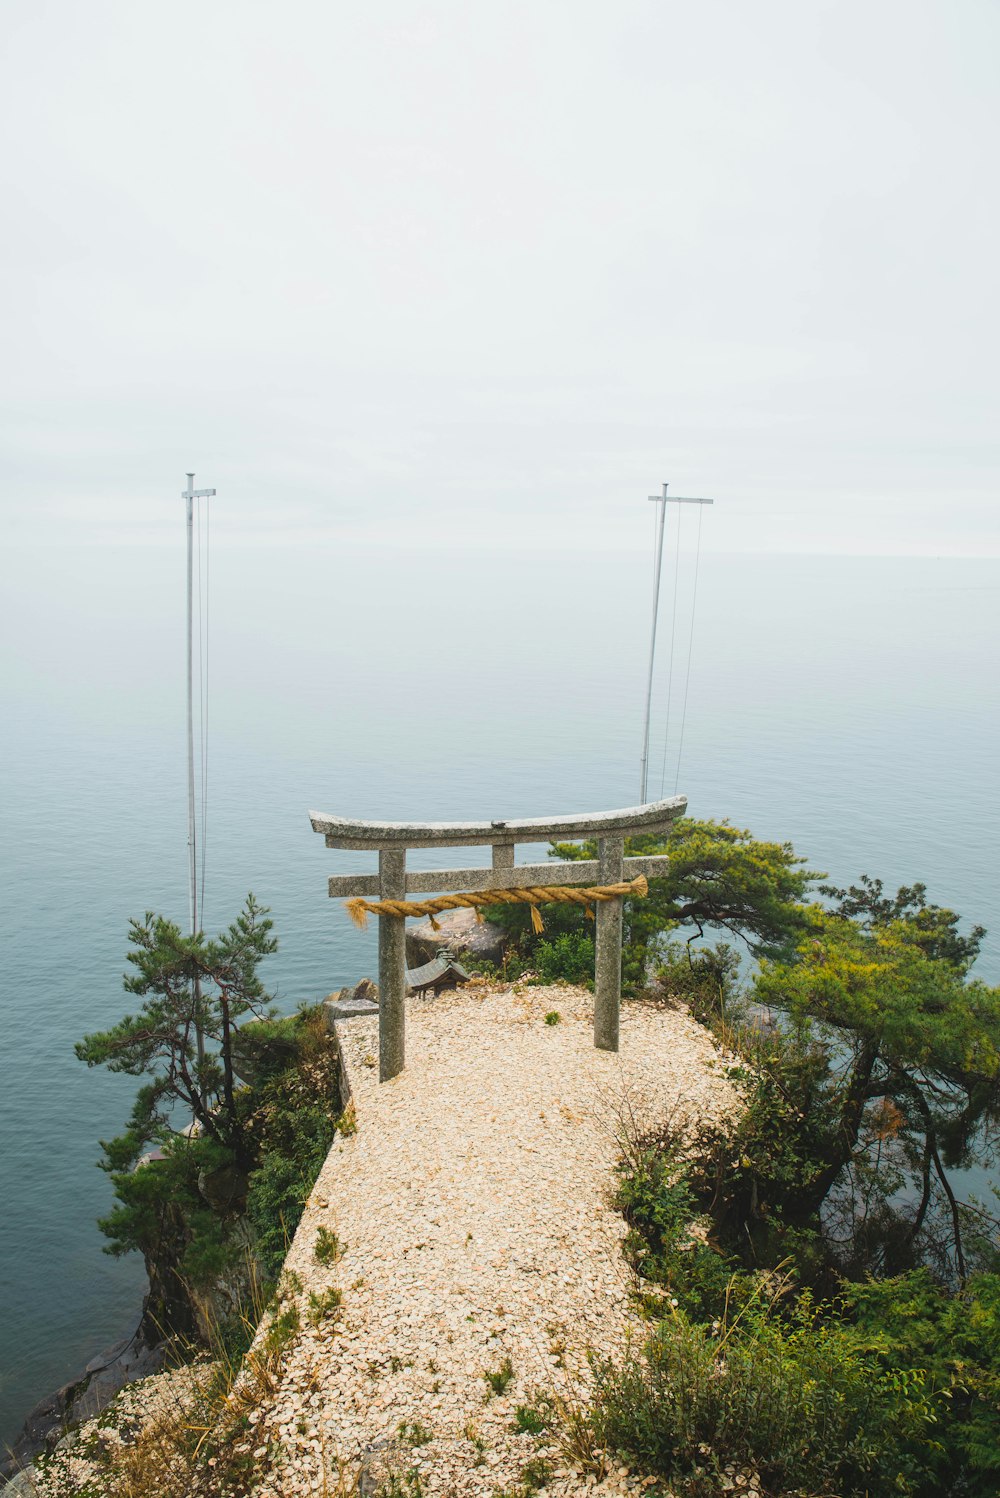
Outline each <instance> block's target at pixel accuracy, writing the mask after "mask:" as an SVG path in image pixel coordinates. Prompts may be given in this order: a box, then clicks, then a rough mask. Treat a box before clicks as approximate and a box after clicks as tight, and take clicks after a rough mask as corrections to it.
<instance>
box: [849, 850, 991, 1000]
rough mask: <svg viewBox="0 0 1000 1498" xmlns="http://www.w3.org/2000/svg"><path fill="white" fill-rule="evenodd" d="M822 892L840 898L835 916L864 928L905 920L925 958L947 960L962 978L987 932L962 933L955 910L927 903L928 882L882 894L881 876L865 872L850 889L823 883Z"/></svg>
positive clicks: (983, 929)
mask: <svg viewBox="0 0 1000 1498" xmlns="http://www.w3.org/2000/svg"><path fill="white" fill-rule="evenodd" d="M820 894H822V895H826V896H828V898H830V899H831V900H836V901H837V905H836V906H835V907H834V913H835V914H836V915H839V916H843V917H844V918H845V919H847V920H850V921H853V922H854V923H855V924H856V925H858V926H860V927H861V928H862V929H863V930H866V931H876V930H878V929H879V928H883V929H884V928H886V927H889V926H895V925H898V924H900V923H902V924H903V925H905V926H906V927H907V928H908V929H909V932H910V939H911V940H912V941H913V942H914V943H915V944H916V945H917V946H919V948H920V950H921V951H922V952H923V954H924V956H925V957H929V958H931V959H932V960H936V961H942V962H946V963H947V964H948V965H949V966H950V967H952V968H954V970H955V971H956V972H957V973H958V974H959V975H960V976H962V977H964V976H965V974H966V973H967V972H968V971H969V969H970V968H971V967H972V964H973V963H974V962H975V960H976V958H977V957H978V955H979V948H980V947H981V946H982V941H983V937H984V936H985V935H986V927H985V926H973V928H972V930H971V931H970V933H969V935H968V936H963V935H962V934H961V932H960V931H959V930H958V923H959V920H960V919H961V917H960V916H958V915H956V913H955V911H953V910H947V909H945V908H944V907H943V906H941V905H928V903H927V886H926V884H911V885H905V884H904V885H903V886H902V887H901V888H900V889H899V890H897V892H896V894H895V895H891V896H890V895H886V894H884V893H883V886H882V881H881V879H872V878H870V877H869V875H867V874H862V875H861V879H860V882H859V883H858V884H852V885H850V886H849V887H848V888H847V889H838V888H837V886H836V885H833V884H822V885H820Z"/></svg>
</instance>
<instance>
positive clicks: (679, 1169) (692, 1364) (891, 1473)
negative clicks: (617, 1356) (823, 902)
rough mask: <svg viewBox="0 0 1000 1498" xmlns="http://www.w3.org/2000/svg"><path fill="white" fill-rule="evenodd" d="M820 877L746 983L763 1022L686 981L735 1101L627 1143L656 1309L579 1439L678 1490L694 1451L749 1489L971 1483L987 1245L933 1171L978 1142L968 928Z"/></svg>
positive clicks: (981, 1442) (991, 1086) (605, 1373)
mask: <svg viewBox="0 0 1000 1498" xmlns="http://www.w3.org/2000/svg"><path fill="white" fill-rule="evenodd" d="M831 893H838V894H840V895H842V896H843V899H842V908H841V909H838V910H836V911H832V912H831V911H828V910H823V909H821V908H820V907H818V906H814V907H812V908H811V909H809V910H808V912H807V916H808V922H809V924H808V927H807V928H806V930H805V934H804V935H803V938H802V940H801V941H800V943H799V946H798V948H797V950H796V952H795V954H794V956H793V957H792V958H791V959H789V960H783V961H780V962H779V961H766V960H765V961H764V962H762V964H761V969H760V973H759V975H758V976H757V978H756V980H755V982H754V984H753V989H752V996H753V997H754V998H755V999H756V1000H757V1001H758V1003H759V1004H761V1005H764V1006H768V1008H769V1009H770V1010H772V1011H778V1012H779V1014H780V1015H781V1020H780V1023H775V1022H774V1020H773V1018H768V1017H766V1010H762V1011H759V1013H758V1019H757V1020H756V1021H755V1023H754V1024H746V1023H743V1024H740V1023H736V1024H734V1023H733V1018H734V1016H736V1015H738V1014H739V1009H740V1005H739V1003H738V1002H737V1003H735V1004H734V1003H733V1002H732V1000H733V994H732V992H731V991H730V992H728V993H726V994H725V995H724V996H723V997H721V998H720V1000H719V1001H718V1002H715V1001H714V1000H713V999H712V995H711V989H710V985H709V987H708V991H707V994H704V995H702V990H701V982H700V979H699V977H698V975H697V974H696V973H694V971H693V969H692V977H691V983H692V988H691V990H690V991H689V997H690V995H693V1001H692V1009H693V1010H695V1011H696V1012H699V1013H701V1014H702V1016H703V1017H704V1018H705V1020H706V1022H707V1023H709V1024H711V1025H712V1026H713V1027H714V1028H715V1029H716V1031H717V1033H718V1034H719V1036H720V1038H721V1039H722V1040H723V1041H724V1043H725V1046H726V1048H727V1049H728V1050H729V1051H730V1052H732V1051H734V1050H735V1051H737V1052H738V1053H739V1054H740V1058H741V1059H740V1061H739V1062H738V1064H737V1065H736V1066H734V1067H731V1068H730V1072H731V1075H732V1076H733V1078H734V1080H735V1081H736V1082H737V1084H738V1085H739V1087H740V1088H741V1091H742V1093H743V1099H744V1104H745V1106H744V1107H743V1109H742V1110H741V1112H740V1113H739V1114H738V1116H737V1117H736V1118H735V1119H734V1120H733V1121H732V1122H731V1123H730V1124H728V1125H726V1126H725V1127H720V1126H715V1125H709V1126H705V1127H703V1128H702V1129H701V1130H700V1131H696V1133H695V1135H694V1137H693V1138H692V1137H691V1136H690V1134H688V1135H685V1136H682V1135H681V1133H680V1132H679V1131H678V1130H677V1129H671V1128H667V1129H665V1130H663V1131H661V1133H660V1134H659V1135H658V1136H657V1137H655V1138H646V1139H640V1140H637V1141H634V1142H633V1144H632V1146H631V1147H630V1149H629V1152H628V1158H627V1160H626V1161H625V1162H624V1164H623V1167H622V1172H621V1183H620V1188H619V1205H620V1207H621V1209H622V1210H623V1212H624V1213H625V1215H626V1218H627V1220H628V1222H629V1227H630V1232H629V1235H628V1238H627V1240H626V1247H627V1249H628V1251H629V1253H630V1255H631V1257H632V1261H633V1263H634V1264H635V1265H636V1266H637V1267H638V1268H639V1269H640V1271H641V1273H642V1274H643V1275H644V1276H645V1277H646V1279H647V1280H650V1281H653V1282H654V1283H655V1284H658V1285H660V1286H662V1287H663V1291H664V1292H665V1295H666V1296H668V1297H669V1299H670V1300H671V1301H672V1302H673V1304H674V1306H675V1307H676V1314H675V1315H674V1316H672V1317H671V1318H670V1319H669V1320H668V1321H667V1322H664V1323H662V1324H661V1326H660V1327H659V1329H658V1332H657V1334H656V1336H655V1337H654V1338H653V1339H651V1341H650V1344H649V1346H648V1347H647V1348H646V1349H645V1352H644V1354H643V1356H642V1357H640V1358H633V1359H631V1360H629V1361H627V1362H626V1364H625V1365H623V1366H622V1367H621V1368H618V1369H615V1368H613V1367H611V1366H610V1365H606V1366H604V1367H603V1368H602V1372H601V1380H602V1381H599V1391H598V1402H597V1415H596V1416H595V1421H594V1428H593V1436H594V1438H595V1439H596V1440H598V1441H602V1440H610V1441H611V1442H612V1443H613V1444H617V1445H619V1446H620V1448H621V1449H622V1450H624V1451H627V1452H630V1453H632V1454H633V1457H634V1458H636V1459H637V1460H638V1461H639V1464H640V1465H641V1466H644V1467H645V1469H646V1470H648V1471H653V1472H657V1473H661V1474H665V1475H669V1476H671V1477H672V1478H673V1479H674V1480H675V1484H676V1485H679V1486H680V1487H681V1488H682V1489H686V1490H687V1491H691V1492H694V1491H695V1489H696V1487H697V1485H698V1483H709V1482H710V1481H712V1480H713V1479H714V1474H713V1473H712V1472H710V1471H709V1470H708V1469H709V1467H710V1466H711V1462H710V1461H709V1459H708V1458H707V1457H706V1451H712V1452H715V1453H717V1454H719V1457H720V1460H725V1461H734V1460H735V1461H737V1462H740V1461H742V1462H747V1463H751V1464H754V1465H756V1466H757V1468H758V1470H759V1471H760V1473H761V1477H762V1480H763V1483H764V1485H765V1486H767V1489H768V1491H769V1492H775V1493H780V1492H786V1491H787V1492H797V1491H798V1490H799V1488H800V1486H801V1485H802V1484H804V1483H806V1482H808V1484H809V1487H808V1491H809V1492H810V1493H814V1492H827V1491H836V1492H838V1493H842V1494H845V1495H846V1494H858V1495H861V1494H870V1495H872V1498H876V1495H883V1494H885V1495H888V1494H890V1493H897V1492H906V1493H912V1494H914V1495H920V1498H935V1495H937V1494H939V1493H941V1492H944V1491H947V1492H952V1493H955V1494H963V1495H964V1494H968V1495H971V1498H986V1495H987V1494H992V1493H994V1492H995V1491H996V1490H997V1485H998V1475H1000V1245H998V1240H997V1223H996V1220H995V1219H994V1218H991V1217H990V1216H989V1214H988V1213H986V1212H985V1211H984V1209H983V1208H982V1207H980V1206H979V1205H978V1204H964V1203H962V1202H960V1201H959V1200H958V1199H957V1197H956V1195H955V1192H954V1189H953V1187H952V1185H951V1183H950V1181H949V1178H948V1173H949V1170H950V1169H951V1168H953V1167H954V1166H956V1165H967V1164H970V1163H974V1162H976V1161H977V1160H978V1161H980V1162H984V1163H985V1161H986V1160H987V1159H988V1157H989V1142H990V1137H991V1135H990V1127H989V1126H992V1124H993V1123H994V1121H995V1120H996V1119H997V1116H998V1108H997V1095H998V1077H997V1074H998V1069H1000V1068H998V1051H1000V994H998V992H997V991H996V990H993V989H989V988H987V987H986V985H984V984H981V983H978V982H976V981H975V980H974V979H972V978H970V977H969V973H968V967H969V964H970V962H971V960H972V958H973V957H974V955H975V949H976V947H977V946H978V941H979V939H980V937H981V931H980V930H979V928H974V930H973V933H972V935H971V936H970V937H963V936H961V934H960V933H959V932H958V930H957V923H958V917H957V916H956V915H955V914H954V912H951V911H943V910H941V909H940V908H939V907H935V906H929V905H928V904H927V902H926V899H925V897H924V891H923V887H922V886H914V888H913V889H903V890H901V891H900V892H899V894H898V895H897V896H896V897H895V898H894V899H891V898H889V897H887V896H884V895H883V893H882V890H881V886H880V885H878V884H877V881H873V880H868V879H863V880H862V882H861V884H860V885H859V886H852V888H851V890H849V891H840V892H837V891H832V892H831ZM696 961H697V959H696ZM921 1266H922V1267H921ZM932 1270H935V1271H936V1272H934V1273H932V1272H931V1271H932ZM782 1276H783V1279H782V1278H781V1277H782ZM872 1276H877V1278H872ZM779 1280H780V1281H781V1283H782V1292H783V1293H782V1295H781V1296H780V1297H775V1296H774V1294H773V1287H774V1286H775V1284H777V1283H778V1282H779ZM644 1299H645V1303H646V1305H647V1307H649V1306H651V1305H658V1306H661V1307H662V1304H663V1299H664V1295H662V1294H661V1296H660V1298H659V1300H657V1299H656V1297H655V1296H652V1295H649V1294H647V1295H646V1296H645V1297H644ZM748 1412H752V1419H751V1418H749V1416H748ZM699 1491H700V1489H699Z"/></svg>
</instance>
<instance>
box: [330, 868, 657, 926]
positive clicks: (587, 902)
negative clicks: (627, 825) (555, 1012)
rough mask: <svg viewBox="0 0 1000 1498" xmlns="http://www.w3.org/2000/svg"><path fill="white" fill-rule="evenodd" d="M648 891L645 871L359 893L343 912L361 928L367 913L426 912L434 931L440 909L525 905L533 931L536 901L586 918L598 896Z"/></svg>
mask: <svg viewBox="0 0 1000 1498" xmlns="http://www.w3.org/2000/svg"><path fill="white" fill-rule="evenodd" d="M648 893H649V886H648V884H647V883H646V876H645V874H639V875H638V876H637V878H635V879H629V880H625V881H623V882H622V883H621V884H594V885H591V886H590V887H589V888H587V889H577V888H575V887H574V886H573V885H569V884H546V885H538V886H535V887H532V888H529V889H488V890H482V891H479V890H477V891H474V892H470V893H468V894H460V895H439V896H438V898H437V899H436V900H362V899H361V898H360V897H359V898H358V899H355V900H348V901H347V902H346V906H347V913H348V915H349V916H350V918H351V920H352V921H353V922H354V924H355V926H359V927H360V928H361V930H362V931H364V929H365V928H366V926H367V925H368V917H369V915H395V916H401V917H402V918H403V919H404V920H405V919H406V917H407V916H411V915H426V916H430V920H431V925H432V926H433V928H434V930H435V931H437V930H438V929H439V928H438V923H437V921H436V920H435V919H434V917H435V916H436V915H440V913H441V911H443V910H461V909H472V910H475V912H476V918H477V920H481V919H482V917H481V916H480V914H479V909H478V907H479V906H481V905H527V906H529V907H530V909H531V925H532V928H533V930H534V931H535V932H536V934H537V933H538V932H541V931H544V929H545V925H544V922H543V921H542V914H541V911H540V910H539V908H538V907H539V905H566V904H569V905H582V906H583V907H584V909H585V911H586V913H587V918H588V920H593V918H594V905H595V903H597V902H599V901H601V900H620V899H621V898H622V896H623V895H632V896H638V897H639V898H640V899H642V898H644V897H645V896H646V895H647V894H648Z"/></svg>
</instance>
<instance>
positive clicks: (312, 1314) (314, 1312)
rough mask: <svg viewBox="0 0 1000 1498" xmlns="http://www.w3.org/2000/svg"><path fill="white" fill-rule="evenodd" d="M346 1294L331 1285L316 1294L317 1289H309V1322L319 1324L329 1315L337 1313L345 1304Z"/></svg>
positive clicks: (314, 1324) (313, 1324)
mask: <svg viewBox="0 0 1000 1498" xmlns="http://www.w3.org/2000/svg"><path fill="white" fill-rule="evenodd" d="M343 1301H344V1296H343V1292H342V1291H341V1290H338V1289H337V1288H336V1287H335V1286H331V1287H330V1288H329V1289H327V1290H323V1291H321V1292H320V1293H319V1295H317V1294H316V1292H315V1290H310V1291H309V1322H310V1325H311V1326H319V1324H320V1322H322V1321H325V1320H326V1319H327V1318H328V1317H330V1316H334V1315H336V1313H337V1311H339V1310H340V1307H341V1305H342V1304H343Z"/></svg>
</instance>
